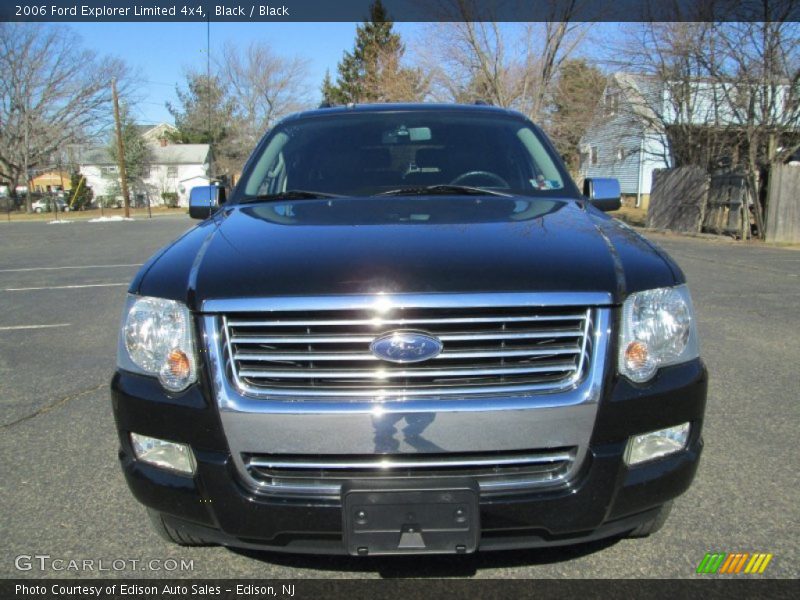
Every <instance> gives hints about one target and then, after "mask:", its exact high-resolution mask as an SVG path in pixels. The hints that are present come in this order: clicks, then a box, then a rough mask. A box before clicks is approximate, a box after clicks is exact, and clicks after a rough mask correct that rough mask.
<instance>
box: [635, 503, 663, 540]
mask: <svg viewBox="0 0 800 600" xmlns="http://www.w3.org/2000/svg"><path fill="white" fill-rule="evenodd" d="M671 511H672V500H670V501H669V502H666V503H664V504H663V505H662V506H661V508H659V509H658V512H657V513H656V516H654V517H653V518H652V519H650V520H649V521H646V522H644V523H642V524H641V525H639V526H638V527H637V528H636V529H634V530H633V531H631V532H630V533H629V534H628V537H631V538H644V537H647V536H648V535H650V534H653V533H655V532H656V531H658V530H659V529H661V528H662V527H663V526H664V523H666V522H667V517H669V513H670V512H671Z"/></svg>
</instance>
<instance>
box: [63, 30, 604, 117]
mask: <svg viewBox="0 0 800 600" xmlns="http://www.w3.org/2000/svg"><path fill="white" fill-rule="evenodd" d="M356 25H357V23H211V51H212V58H213V53H214V52H215V50H216V49H219V48H221V47H222V45H223V44H224V43H225V42H228V41H231V42H234V43H236V44H237V45H239V46H240V47H241V46H245V45H247V44H248V43H250V42H251V41H254V40H265V41H267V42H268V43H269V44H270V45H271V46H272V48H273V49H274V50H275V52H276V53H278V54H281V55H285V56H293V55H299V56H303V57H305V58H307V59H309V60H310V68H309V71H310V73H309V75H310V82H311V84H312V85H313V87H314V90H315V91H316V90H317V89H318V88H319V84H320V83H321V82H322V78H323V77H324V75H325V70H326V69H330V71H331V74H332V75H335V71H336V65H337V63H338V62H339V60H341V58H342V53H343V52H344V51H345V50H351V49H352V47H353V42H354V40H355V31H356ZM61 26H64V25H63V24H62V25H61ZM69 27H71V28H72V29H73V30H74V31H75V32H77V33H78V34H79V35H80V37H81V38H82V42H83V45H84V46H86V47H88V48H91V49H93V50H95V51H97V52H98V53H100V54H110V55H114V56H117V57H119V58H121V59H123V60H125V61H126V62H127V63H128V64H129V65H130V66H131V67H133V68H134V69H135V70H138V72H139V74H140V75H141V77H142V78H143V79H144V80H145V81H144V83H143V84H142V85H143V88H142V89H141V90H140V92H141V93H140V94H139V95H140V96H141V101H140V102H139V103H138V104H137V110H136V112H135V116H136V118H137V120H138V121H139V122H141V123H158V122H161V121H167V122H171V121H172V118H171V116H170V114H169V113H168V112H167V110H166V108H165V102H167V101H171V102H173V103H174V102H176V100H177V98H176V95H175V86H176V84H178V85H181V87H183V84H184V82H185V77H184V75H185V72H186V70H187V69H192V68H194V69H205V64H206V24H205V23H72V24H69ZM423 27H424V24H420V23H395V30H396V31H397V32H399V33H400V34H401V36H403V39H404V40H406V41H411V40H413V39H415V38H418V37H419V36H420V35H421V34H422V32H423ZM613 27H614V24H612V23H602V24H595V25H593V26H592V29H593V30H595V33H599V32H600V30H601V29H602V30H603V31H604V32H605V31H610V30H611V29H612V28H613Z"/></svg>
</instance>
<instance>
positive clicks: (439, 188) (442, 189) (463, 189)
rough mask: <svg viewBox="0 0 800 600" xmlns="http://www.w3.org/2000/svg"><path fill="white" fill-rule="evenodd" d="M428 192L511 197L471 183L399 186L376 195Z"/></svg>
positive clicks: (420, 193)
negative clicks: (473, 185)
mask: <svg viewBox="0 0 800 600" xmlns="http://www.w3.org/2000/svg"><path fill="white" fill-rule="evenodd" d="M426 194H430V195H434V194H442V195H453V196H456V195H462V196H503V197H505V198H509V197H510V194H504V193H503V192H497V191H495V190H487V189H485V188H479V187H472V186H469V185H450V184H438V185H423V186H415V187H406V188H398V189H396V190H389V191H387V192H380V193H379V194H375V195H376V196H424V195H426Z"/></svg>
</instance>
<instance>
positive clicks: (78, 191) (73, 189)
mask: <svg viewBox="0 0 800 600" xmlns="http://www.w3.org/2000/svg"><path fill="white" fill-rule="evenodd" d="M81 180H83V181H81ZM69 181H70V188H69V190H70V191H69V197H68V201H69V202H70V209H71V210H81V209H83V208H84V207H86V206H88V205H89V204H91V202H92V199H93V198H94V192H92V188H90V187H88V186H87V185H86V180H85V179H84V178H83V175H81V172H80V171H78V170H76V171H73V172H72V173H71V174H70V177H69Z"/></svg>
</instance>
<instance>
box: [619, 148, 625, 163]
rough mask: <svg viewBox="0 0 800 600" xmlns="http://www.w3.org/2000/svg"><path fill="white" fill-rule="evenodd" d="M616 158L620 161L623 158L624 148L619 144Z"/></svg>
mask: <svg viewBox="0 0 800 600" xmlns="http://www.w3.org/2000/svg"><path fill="white" fill-rule="evenodd" d="M617 160H619V161H622V160H625V148H623V147H622V146H619V147H618V148H617Z"/></svg>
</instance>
